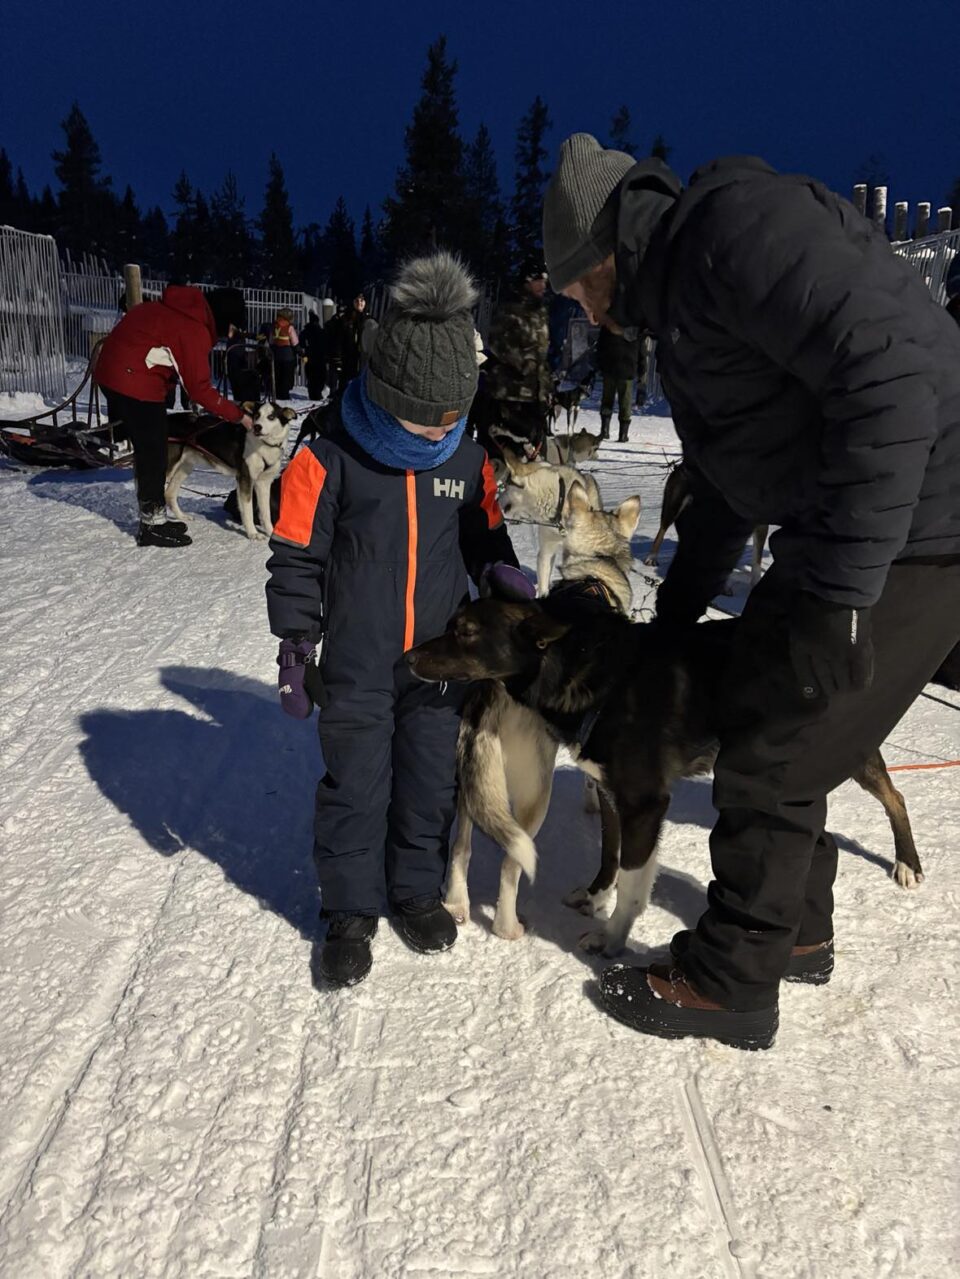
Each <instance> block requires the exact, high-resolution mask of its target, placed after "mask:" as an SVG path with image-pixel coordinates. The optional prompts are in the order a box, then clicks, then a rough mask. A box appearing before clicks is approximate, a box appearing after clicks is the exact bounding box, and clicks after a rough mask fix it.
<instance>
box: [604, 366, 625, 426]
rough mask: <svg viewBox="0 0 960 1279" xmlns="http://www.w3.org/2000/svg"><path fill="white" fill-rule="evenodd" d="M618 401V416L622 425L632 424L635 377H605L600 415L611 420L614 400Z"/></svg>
mask: <svg viewBox="0 0 960 1279" xmlns="http://www.w3.org/2000/svg"><path fill="white" fill-rule="evenodd" d="M614 400H616V401H617V417H618V419H619V422H620V425H621V426H629V425H630V417H631V414H632V412H633V379H632V378H622V379H621V378H615V377H607V376H606V374H604V378H603V393H602V395H601V397H600V416H601V418H604V419H606V421H608V422H609V420H610V418H611V417H612V416H613V402H614Z"/></svg>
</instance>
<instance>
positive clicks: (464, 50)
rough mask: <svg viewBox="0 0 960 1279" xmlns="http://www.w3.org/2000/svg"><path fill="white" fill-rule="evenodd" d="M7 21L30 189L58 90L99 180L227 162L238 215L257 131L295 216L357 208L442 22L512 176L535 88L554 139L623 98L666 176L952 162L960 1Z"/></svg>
mask: <svg viewBox="0 0 960 1279" xmlns="http://www.w3.org/2000/svg"><path fill="white" fill-rule="evenodd" d="M2 31H3V40H4V46H5V52H4V56H3V74H2V76H0V146H5V147H6V149H7V151H8V153H9V154H10V157H11V160H12V162H13V164H14V167H16V166H17V165H18V164H19V165H22V167H23V170H24V173H25V174H26V177H27V181H28V183H29V185H30V187H31V189H32V190H37V191H39V189H40V187H41V186H42V185H43V183H44V182H47V181H51V182H52V181H53V171H52V164H51V161H50V152H51V150H52V149H53V148H54V147H55V146H59V145H60V142H61V139H62V135H61V133H60V130H59V127H58V126H59V122H60V121H61V120H62V119H63V117H64V116H65V115H66V113H67V110H68V109H69V106H70V103H71V101H72V100H73V99H74V98H76V99H77V100H78V101H79V102H80V105H81V107H82V109H83V110H84V112H85V113H86V115H87V117H88V119H89V120H90V123H91V126H92V128H93V131H94V135H95V136H96V138H97V140H98V142H99V143H100V147H101V150H102V153H103V160H104V167H105V170H106V172H108V173H109V174H111V175H112V177H113V180H114V185H115V186H116V187H117V188H118V189H119V190H120V191H121V192H122V190H123V187H124V185H125V184H126V183H127V182H130V183H131V184H132V186H133V188H134V191H135V192H136V194H137V197H138V199H139V200H140V202H141V204H143V205H147V204H153V203H160V204H161V206H162V207H163V208H164V210H165V211H167V212H169V210H170V208H171V206H172V200H171V197H170V192H171V190H172V187H173V184H174V181H175V180H176V177H177V175H178V173H179V172H180V169H181V168H185V169H186V171H187V174H188V176H189V177H190V179H191V180H192V181H193V182H194V184H196V185H199V186H201V187H203V188H204V189H205V190H208V191H209V190H210V189H212V188H213V187H215V186H217V185H218V184H219V182H220V180H221V179H222V177H223V175H224V173H225V171H226V170H227V169H233V170H234V172H235V173H236V175H237V178H238V181H239V183H240V187H241V190H242V192H243V193H244V195H245V197H246V208H247V212H248V213H249V214H251V215H255V214H256V213H257V212H258V211H259V208H260V205H261V202H262V194H263V186H264V181H265V176H266V166H267V159H268V156H269V153H270V151H271V149H275V150H276V152H277V154H278V155H279V157H280V159H281V161H282V162H283V165H284V168H285V170H286V175H287V182H288V186H289V189H290V193H291V197H292V200H293V205H294V215H295V218H296V220H297V222H298V223H304V222H308V221H311V220H316V221H319V222H325V221H326V218H327V216H328V214H329V212H330V209H331V207H332V205H333V202H334V200H335V199H336V197H337V195H339V194H340V193H341V192H342V193H343V194H344V196H345V197H346V200H347V203H348V206H349V208H350V211H351V213H352V214H353V215H354V217H355V218H356V220H357V222H358V223H359V221H360V218H361V217H362V214H363V207H364V205H365V204H366V203H368V202H369V203H370V204H372V205H374V206H376V205H377V204H378V203H379V201H380V199H381V198H382V197H383V195H384V194H386V193H387V192H388V191H389V190H390V189H391V187H392V183H393V178H394V174H395V171H396V167H397V165H398V163H399V162H400V160H401V158H402V154H403V150H402V149H403V128H404V125H405V123H406V122H407V121H408V120H409V118H410V114H411V110H412V107H413V104H414V102H415V101H416V98H417V96H418V94H419V87H420V76H421V73H422V70H423V65H424V55H425V50H426V47H427V45H428V44H429V43H430V41H431V40H433V39H434V38H435V36H436V35H437V34H438V33H440V32H445V33H446V34H447V37H448V41H449V48H450V51H451V53H452V54H453V56H454V57H455V58H456V59H457V60H458V62H459V74H458V77H457V87H458V101H459V105H460V122H461V131H462V133H463V134H464V135H465V136H467V137H469V136H471V135H472V134H473V132H474V131H475V129H476V127H477V125H478V124H479V123H480V121H481V120H483V121H485V122H486V123H487V125H488V127H489V128H490V130H491V133H492V134H493V138H494V143H495V146H496V148H497V152H498V157H499V162H500V179H501V185H502V186H503V187H504V188H505V189H506V190H507V191H509V190H510V189H511V187H512V168H513V143H514V134H515V130H516V125H517V121H518V120H519V118H520V116H521V114H522V113H523V111H524V110H525V109H526V107H527V106H528V105H529V103H530V101H531V100H532V98H533V97H534V95H535V94H536V93H540V94H541V95H542V96H543V97H544V99H545V100H546V102H547V105H548V107H549V110H550V115H551V118H552V120H553V129H552V131H551V135H550V147H551V152H552V153H555V151H556V147H557V146H558V144H559V142H560V140H561V139H562V138H563V137H564V136H566V134H568V133H571V132H574V131H576V130H580V129H583V130H588V131H591V132H596V133H598V134H599V135H600V136H601V137H603V135H604V134H605V132H606V129H607V126H608V123H609V119H610V116H611V114H612V112H613V111H614V109H615V108H616V107H617V105H618V104H619V103H621V102H626V103H627V105H628V106H629V107H630V109H631V112H632V114H633V118H634V135H635V138H636V139H637V140H638V141H639V142H642V143H643V144H644V149H646V147H647V146H649V143H650V141H651V140H652V138H653V136H654V135H655V134H656V133H657V132H662V133H663V134H664V135H665V137H666V139H667V141H668V143H669V144H670V145H672V146H673V148H674V150H673V155H672V157H671V163H672V164H673V165H674V167H675V168H676V169H677V170H678V172H679V173H680V174H681V176H683V177H684V178H685V177H687V176H688V175H689V173H690V171H691V170H692V169H693V168H695V167H696V165H697V164H699V163H701V162H702V161H704V160H707V159H710V158H712V157H713V156H715V155H719V154H724V153H729V152H733V151H742V152H753V153H756V154H759V155H762V156H764V157H765V158H766V159H767V160H769V161H770V162H771V163H773V164H775V165H777V166H778V167H780V168H783V169H788V170H799V171H804V172H808V173H812V174H814V175H816V176H817V177H819V178H822V179H823V180H825V181H826V182H827V183H829V184H830V185H831V186H833V187H835V188H836V189H838V190H840V191H842V192H843V193H844V194H849V188H850V185H851V182H852V179H853V175H854V172H855V171H856V170H857V168H858V167H859V166H860V165H861V164H862V162H863V161H864V160H865V159H866V158H867V157H868V156H869V155H870V154H871V153H874V152H879V153H881V154H882V156H883V157H884V159H885V162H886V165H887V168H888V171H889V173H890V177H891V202H892V201H893V200H894V199H909V200H910V201H911V204H912V203H914V202H915V201H917V200H923V199H926V200H931V201H933V203H934V205H936V204H937V203H938V202H942V201H943V200H944V198H945V196H946V195H947V192H948V190H949V188H950V186H951V184H952V182H953V180H954V179H955V178H956V177H958V176H960V127H958V123H957V121H958V118H960V93H958V84H960V0H924V3H923V4H922V5H915V6H913V7H911V6H909V5H905V4H903V3H902V2H901V3H897V4H894V3H893V2H892V0H727V2H726V3H718V2H717V0H658V2H657V3H646V2H638V3H632V4H627V3H607V2H604V0H600V2H598V0H581V3H573V2H571V0H552V2H546V0H545V2H544V3H522V2H520V0H517V2H515V3H505V2H504V0H486V2H483V0H481V2H479V3H478V2H477V0H469V2H468V3H462V4H458V3H456V0H447V2H446V3H434V0H421V2H418V0H406V2H405V3H402V2H400V0H396V2H394V3H384V2H383V0H360V2H359V3H357V2H354V3H351V0H339V2H338V3H335V4H328V3H323V2H322V0H315V2H314V3H309V4H308V3H296V2H292V3H291V2H289V0H288V2H286V3H285V2H284V0H272V3H271V0H257V3H252V0H231V2H229V3H218V4H213V3H209V0H195V2H194V3H188V2H184V0H165V2H164V3H163V4H162V5H156V4H151V5H146V4H143V3H138V0H127V2H126V3H119V2H118V0H40V3H38V4H35V5H33V4H30V3H29V0H26V2H24V0H20V2H19V3H16V2H14V0H11V3H10V4H7V5H5V6H4V13H3V19H2ZM375 212H376V208H375Z"/></svg>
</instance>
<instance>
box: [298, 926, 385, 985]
mask: <svg viewBox="0 0 960 1279" xmlns="http://www.w3.org/2000/svg"><path fill="white" fill-rule="evenodd" d="M377 922H378V921H377V917H376V915H331V917H330V927H329V928H328V929H327V935H326V937H325V938H324V940H323V941H322V942H317V943H315V944H314V947H313V957H312V958H313V963H312V965H311V966H312V967H313V968H314V978H316V976H317V974H319V975H320V977H322V978H323V980H324V981H326V982H329V983H330V985H331V986H356V985H357V983H358V982H361V981H363V979H364V977H366V975H367V973H368V972H369V971H370V969H371V967H372V965H373V955H372V954H371V951H370V941H371V938H373V937H374V936H375V935H376V931H377Z"/></svg>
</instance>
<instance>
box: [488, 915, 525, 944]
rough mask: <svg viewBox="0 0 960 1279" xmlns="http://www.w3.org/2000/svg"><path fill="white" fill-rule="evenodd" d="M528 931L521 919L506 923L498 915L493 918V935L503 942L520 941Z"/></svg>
mask: <svg viewBox="0 0 960 1279" xmlns="http://www.w3.org/2000/svg"><path fill="white" fill-rule="evenodd" d="M526 931H527V930H526V929H525V928H524V926H523V924H522V923H521V922H520V920H519V919H512V920H509V921H506V922H504V921H503V920H501V919H498V917H497V916H496V915H494V917H493V935H494V937H499V938H500V939H501V940H502V941H519V940H520V938H521V937H522V936H523V935H524V933H525V932H526Z"/></svg>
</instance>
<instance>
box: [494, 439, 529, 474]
mask: <svg viewBox="0 0 960 1279" xmlns="http://www.w3.org/2000/svg"><path fill="white" fill-rule="evenodd" d="M491 434H493V432H491ZM494 439H496V440H497V443H498V444H499V445H500V452H501V453H502V454H503V460H504V462H505V463H506V466H507V470H508V471H509V472H510V474H511V475H520V474H522V472H523V467H524V465H525V463H523V462H522V461H521V460H520V454H519V453H515V452H514V450H513V446H512V445H510V444H508V443H507V441H506V439H504V438H503V437H502V436H501V437H497V436H494Z"/></svg>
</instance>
